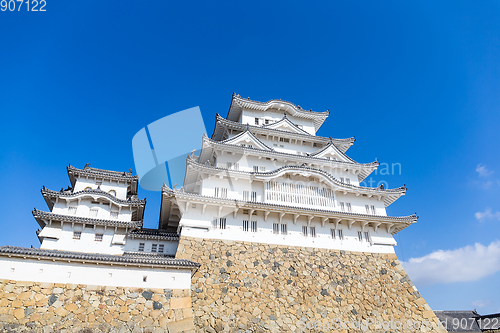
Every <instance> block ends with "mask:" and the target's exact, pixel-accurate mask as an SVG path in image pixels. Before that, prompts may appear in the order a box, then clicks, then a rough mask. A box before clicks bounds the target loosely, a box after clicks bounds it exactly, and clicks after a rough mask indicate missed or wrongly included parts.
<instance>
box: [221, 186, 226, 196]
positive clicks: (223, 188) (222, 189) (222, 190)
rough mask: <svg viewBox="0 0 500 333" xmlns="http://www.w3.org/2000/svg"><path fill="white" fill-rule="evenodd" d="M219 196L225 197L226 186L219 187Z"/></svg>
mask: <svg viewBox="0 0 500 333" xmlns="http://www.w3.org/2000/svg"><path fill="white" fill-rule="evenodd" d="M220 197H221V198H227V188H225V187H222V188H221V189H220Z"/></svg>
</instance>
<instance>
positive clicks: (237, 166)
mask: <svg viewBox="0 0 500 333" xmlns="http://www.w3.org/2000/svg"><path fill="white" fill-rule="evenodd" d="M227 168H228V169H230V170H239V169H240V163H238V162H227Z"/></svg>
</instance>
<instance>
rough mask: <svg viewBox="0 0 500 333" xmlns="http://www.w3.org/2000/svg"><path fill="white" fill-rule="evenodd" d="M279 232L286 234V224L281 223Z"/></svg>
mask: <svg viewBox="0 0 500 333" xmlns="http://www.w3.org/2000/svg"><path fill="white" fill-rule="evenodd" d="M281 234H282V235H287V234H288V232H287V228H286V224H282V225H281Z"/></svg>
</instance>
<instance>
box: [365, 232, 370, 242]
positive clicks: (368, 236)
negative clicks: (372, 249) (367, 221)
mask: <svg viewBox="0 0 500 333" xmlns="http://www.w3.org/2000/svg"><path fill="white" fill-rule="evenodd" d="M365 241H367V242H370V234H369V233H368V232H367V231H365Z"/></svg>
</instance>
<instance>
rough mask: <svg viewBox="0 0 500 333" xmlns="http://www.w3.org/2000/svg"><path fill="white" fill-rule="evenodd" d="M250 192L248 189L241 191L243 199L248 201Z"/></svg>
mask: <svg viewBox="0 0 500 333" xmlns="http://www.w3.org/2000/svg"><path fill="white" fill-rule="evenodd" d="M249 194H250V192H248V191H243V201H248V198H249Z"/></svg>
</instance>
